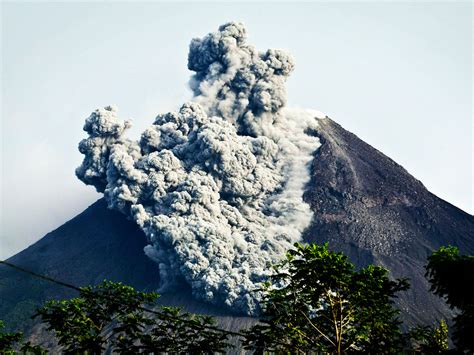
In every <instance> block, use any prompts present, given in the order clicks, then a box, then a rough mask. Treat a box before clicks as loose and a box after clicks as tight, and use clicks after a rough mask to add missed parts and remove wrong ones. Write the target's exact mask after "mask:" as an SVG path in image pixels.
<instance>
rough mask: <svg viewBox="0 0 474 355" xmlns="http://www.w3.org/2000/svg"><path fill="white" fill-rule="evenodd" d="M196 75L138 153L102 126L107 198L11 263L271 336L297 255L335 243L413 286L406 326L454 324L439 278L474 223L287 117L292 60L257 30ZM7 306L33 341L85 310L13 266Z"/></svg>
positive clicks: (472, 244) (330, 129)
mask: <svg viewBox="0 0 474 355" xmlns="http://www.w3.org/2000/svg"><path fill="white" fill-rule="evenodd" d="M188 69H189V70H191V71H192V72H194V74H193V76H192V78H191V81H190V88H191V90H192V92H193V95H194V96H193V98H192V99H191V100H190V101H189V102H186V103H184V104H183V105H182V106H181V108H180V109H179V110H178V111H176V112H168V113H162V114H159V115H158V116H157V117H156V118H155V120H154V122H153V123H152V125H151V126H149V127H148V128H147V129H146V130H145V131H144V132H143V133H142V135H141V138H140V140H138V141H137V140H132V139H129V138H127V137H126V134H125V133H126V131H127V129H128V128H129V127H130V126H131V123H130V122H129V121H127V120H122V119H120V118H119V116H118V109H117V108H115V107H113V106H106V107H104V108H100V109H96V110H95V111H93V112H92V113H91V114H90V116H89V117H88V118H86V120H85V125H84V131H85V132H86V133H87V137H86V138H84V139H83V140H82V141H81V142H80V143H79V151H80V152H81V153H82V154H83V155H84V159H83V161H82V164H81V165H80V166H79V167H78V168H77V169H76V176H77V177H78V178H79V180H81V181H82V182H83V183H85V184H86V185H90V186H93V187H94V188H95V189H96V190H97V191H98V192H100V193H103V195H104V197H103V199H101V200H99V201H97V202H96V203H95V204H93V205H92V206H90V207H89V208H88V209H87V210H86V211H84V212H83V213H81V214H80V215H78V216H77V217H75V218H73V219H72V220H70V221H69V222H67V223H66V224H64V225H63V226H61V227H59V228H58V229H56V230H55V231H53V232H51V233H49V234H48V235H46V236H45V237H44V238H43V239H41V240H40V241H39V242H37V243H35V244H34V245H32V246H31V247H29V248H27V249H26V250H24V251H22V252H21V253H19V254H17V255H15V256H13V257H12V258H10V259H9V260H8V261H9V262H10V263H12V264H15V265H17V266H19V267H23V268H25V269H29V270H32V271H34V272H36V273H39V274H43V275H47V276H49V277H52V278H54V279H57V280H60V281H62V282H65V283H69V284H73V285H75V286H84V285H88V284H97V283H98V282H100V281H102V280H103V279H109V280H113V281H122V282H124V283H126V284H130V285H131V286H134V287H136V288H137V289H141V290H159V292H160V293H161V294H163V297H161V298H160V300H161V302H162V303H163V304H167V305H180V306H183V307H184V308H185V309H187V310H188V311H191V312H197V313H206V314H211V315H214V316H216V317H217V320H218V322H219V323H220V324H221V325H222V326H223V327H225V328H227V329H230V330H238V329H241V328H244V327H247V326H248V325H250V324H253V323H255V322H256V318H255V317H256V316H258V315H259V314H260V313H259V311H260V301H261V297H262V295H261V293H260V292H254V290H255V289H257V288H258V287H259V285H260V284H261V282H262V281H264V280H266V279H267V278H268V276H269V275H270V273H271V270H272V269H271V266H272V265H273V264H275V263H276V262H278V261H279V260H281V258H282V257H283V255H284V253H285V251H286V250H288V249H289V248H291V247H292V245H293V244H294V243H295V242H315V243H326V242H328V243H329V248H331V249H333V250H338V251H343V252H344V253H345V254H347V255H348V256H349V257H350V259H351V260H352V261H353V262H354V263H355V264H356V266H357V267H362V266H366V265H367V264H372V263H373V264H377V265H381V266H384V267H386V268H388V269H389V270H390V271H391V275H392V276H393V277H407V278H409V279H410V281H411V288H410V290H409V291H408V292H406V293H404V294H403V295H401V296H400V298H399V299H398V300H397V302H398V307H399V308H400V310H401V312H402V318H403V320H404V321H405V326H410V325H413V324H431V323H433V322H434V321H436V320H439V319H441V318H448V317H449V316H450V314H451V313H450V310H449V309H448V308H447V306H446V305H445V304H444V303H443V301H442V300H441V299H439V298H437V297H435V296H434V295H432V294H430V292H429V286H428V283H427V281H426V279H425V277H424V272H425V270H424V264H425V262H426V258H427V256H428V255H429V254H430V253H431V252H432V251H433V250H434V249H436V248H438V247H439V246H441V245H448V244H450V245H455V246H458V247H459V248H460V251H461V252H462V253H468V254H472V253H473V252H474V218H473V216H471V215H469V214H467V213H465V212H463V211H461V210H460V209H458V208H456V207H454V206H452V205H450V204H449V203H447V202H445V201H443V200H441V199H439V198H438V197H436V196H434V195H433V194H431V193H430V192H428V191H427V190H426V188H425V187H424V186H423V184H422V183H421V182H419V181H418V180H416V179H415V178H413V177H412V176H411V175H410V174H408V173H407V172H406V171H405V169H403V168H402V167H401V166H399V165H398V164H396V163H395V162H393V161H392V160H391V159H389V158H387V157H386V156H384V155H383V154H382V153H380V152H378V151H377V150H376V149H374V148H372V147H371V146H369V145H368V144H366V143H364V142H363V141H362V140H360V139H359V138H357V137H356V136H355V135H353V134H351V133H349V132H347V131H346V130H344V129H343V128H342V127H341V126H339V125H338V124H337V123H335V122H334V121H332V120H331V119H330V118H328V117H327V116H325V115H324V114H322V113H321V112H318V111H314V110H307V109H294V108H288V107H285V105H286V89H285V85H284V84H285V82H286V79H287V78H288V77H289V75H290V74H291V72H292V70H293V69H294V60H293V58H292V56H291V55H290V54H288V53H286V52H285V51H282V50H276V49H268V50H266V51H263V52H261V51H258V50H257V49H256V48H255V47H253V46H252V45H250V44H248V43H247V36H246V29H245V27H244V26H243V25H242V24H241V23H237V22H229V23H227V24H224V25H222V26H220V27H219V29H218V31H217V32H213V33H210V34H208V35H206V36H204V37H203V38H196V39H193V40H192V41H191V44H190V46H189V56H188ZM0 293H1V295H2V297H1V304H0V318H3V319H5V320H6V321H7V324H8V325H9V327H11V328H13V327H18V326H20V325H23V326H25V327H26V328H27V331H29V332H30V333H32V334H35V331H31V330H32V328H31V327H32V326H33V323H32V322H30V321H29V317H30V316H31V315H32V313H33V312H34V308H35V307H37V306H38V305H39V304H41V303H42V302H44V301H45V300H47V299H50V298H64V297H70V296H74V292H72V291H71V290H70V289H65V288H64V287H62V286H60V285H58V284H54V283H50V282H49V281H47V280H41V281H40V280H38V279H37V278H33V276H32V275H29V274H25V273H23V274H22V273H19V271H18V270H14V269H11V268H8V266H7V265H2V266H1V268H0ZM35 329H36V328H35ZM36 334H40V333H38V332H36ZM39 336H40V337H41V335H39Z"/></svg>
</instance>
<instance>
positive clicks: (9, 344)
mask: <svg viewBox="0 0 474 355" xmlns="http://www.w3.org/2000/svg"><path fill="white" fill-rule="evenodd" d="M4 327H5V324H4V323H3V321H1V320H0V354H14V353H15V352H14V346H15V344H16V343H17V342H19V341H20V340H21V339H22V338H23V334H22V333H4V332H3V328H4Z"/></svg>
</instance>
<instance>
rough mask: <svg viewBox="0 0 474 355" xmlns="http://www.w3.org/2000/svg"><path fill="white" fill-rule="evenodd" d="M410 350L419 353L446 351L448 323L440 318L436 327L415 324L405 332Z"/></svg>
mask: <svg viewBox="0 0 474 355" xmlns="http://www.w3.org/2000/svg"><path fill="white" fill-rule="evenodd" d="M407 336H408V338H409V340H410V341H411V344H410V346H409V350H410V351H414V352H415V353H419V354H443V353H446V352H447V351H448V348H449V345H448V325H447V324H446V322H445V321H444V320H443V319H442V320H441V321H440V322H439V326H438V327H430V326H416V327H414V328H412V329H410V331H409V332H408V334H407Z"/></svg>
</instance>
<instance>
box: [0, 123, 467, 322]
mask: <svg viewBox="0 0 474 355" xmlns="http://www.w3.org/2000/svg"><path fill="white" fill-rule="evenodd" d="M317 135H318V137H319V138H320V141H321V147H320V148H319V149H318V150H317V152H316V155H315V157H314V160H313V164H312V166H311V181H310V183H309V184H308V186H307V188H306V192H305V195H304V198H305V200H306V201H307V202H308V203H309V204H310V205H311V208H312V210H313V211H314V215H313V219H312V222H311V225H310V227H309V228H308V229H307V231H306V232H305V233H304V240H305V241H306V242H316V243H325V242H328V243H329V247H330V248H331V249H333V250H337V251H342V252H344V253H345V254H346V255H348V256H349V257H350V259H351V261H352V262H354V263H355V264H356V265H357V266H359V267H361V266H365V265H367V264H371V263H373V264H377V265H381V266H384V267H386V268H388V269H389V270H390V271H391V275H392V276H393V277H407V278H409V280H410V284H411V287H410V290H409V291H407V292H405V293H402V294H400V297H399V298H398V299H397V307H398V308H399V309H400V310H401V317H402V319H403V320H404V321H405V325H406V326H409V325H414V324H433V323H434V322H435V321H437V320H439V319H441V318H450V316H451V311H450V310H449V309H448V307H447V306H446V304H445V303H444V301H443V300H442V299H441V298H439V297H437V296H434V295H433V294H432V293H430V292H429V285H428V283H427V281H426V279H425V277H424V273H425V270H424V265H425V263H426V257H427V256H428V255H429V254H430V253H431V252H432V251H433V250H434V249H436V248H438V247H439V246H442V245H448V244H449V245H455V246H457V247H459V249H460V251H461V252H462V253H467V254H473V253H474V217H473V216H471V215H469V214H467V213H465V212H463V211H462V210H460V209H458V208H457V207H455V206H453V205H451V204H449V203H448V202H445V201H443V200H442V199H440V198H438V197H436V196H435V195H433V194H432V193H430V192H429V191H428V190H427V189H426V188H425V187H424V186H423V184H422V183H421V182H420V181H418V180H416V179H415V178H414V177H413V176H411V175H410V174H409V173H408V172H407V171H406V170H405V169H404V168H403V167H401V166H400V165H398V164H397V163H395V162H394V161H393V160H391V159H390V158H388V157H386V156H385V155H383V154H382V153H380V152H379V151H377V150H376V149H374V148H373V147H371V146H370V145H368V144H367V143H365V142H363V141H362V140H360V139H359V138H357V136H355V135H354V134H352V133H350V132H348V131H346V130H345V129H343V128H342V127H341V126H340V125H338V124H337V123H335V122H334V121H332V120H331V119H329V118H324V119H321V120H319V129H318V131H317ZM145 245H146V238H145V235H144V233H143V232H142V231H141V230H140V229H139V228H138V227H137V226H136V224H135V223H133V222H132V221H129V220H128V219H127V218H126V217H125V216H124V215H122V214H121V213H119V212H116V211H113V210H110V209H108V208H107V205H106V203H105V201H104V200H103V199H100V200H98V201H97V202H95V203H94V204H93V205H91V206H90V207H89V208H87V209H86V210H85V211H84V212H82V213H81V214H79V215H78V216H76V217H74V218H73V219H72V220H70V221H68V222H67V223H65V224H64V225H62V226H60V227H59V228H57V229H56V230H54V231H52V232H50V233H48V234H47V235H46V236H45V237H43V238H42V239H41V240H39V241H38V242H37V243H35V244H33V245H32V246H30V247H28V248H27V249H25V250H23V251H22V252H20V253H18V254H16V255H15V256H13V257H11V258H9V259H8V262H11V263H13V264H15V265H18V266H21V267H24V268H26V269H30V270H34V271H35V272H37V273H40V274H45V275H48V276H51V277H53V278H55V279H57V280H61V281H64V282H66V283H70V284H73V285H76V286H84V285H88V284H97V283H99V282H101V281H102V280H103V279H105V278H106V279H109V280H114V281H122V282H124V283H126V284H130V285H132V286H134V287H136V288H137V289H141V290H156V289H157V288H158V287H159V283H160V282H159V272H158V270H157V267H156V264H155V263H154V262H152V261H151V260H150V259H149V258H148V257H147V256H146V255H145V254H144V252H143V248H144V246H145ZM0 294H1V296H2V297H1V303H0V319H4V320H6V323H7V325H8V327H9V328H11V329H13V328H15V329H19V328H23V329H25V330H27V331H28V330H31V327H32V325H33V322H32V321H31V320H30V319H29V317H30V316H31V315H32V314H33V313H34V309H35V307H37V306H39V305H40V304H42V302H44V301H45V300H47V299H53V298H64V297H71V296H74V295H75V291H73V290H69V289H67V288H64V287H61V286H59V285H56V284H52V283H50V282H48V281H45V280H38V279H36V278H35V277H32V276H31V275H28V274H24V273H21V272H19V271H17V270H14V269H11V268H9V267H7V266H5V265H0ZM161 302H163V303H164V304H169V305H181V306H184V307H185V308H186V309H188V310H189V311H192V312H197V313H206V314H212V315H214V316H216V317H217V318H218V320H219V322H220V323H221V324H223V325H224V326H225V327H226V328H228V329H234V330H236V329H239V328H242V327H246V326H248V325H249V324H252V323H253V322H254V320H253V319H252V318H250V317H247V316H245V315H243V314H239V313H238V312H233V311H232V309H229V308H226V307H217V306H215V305H211V304H208V303H205V302H202V301H199V300H196V299H194V298H193V296H192V295H191V291H190V289H187V288H183V289H179V290H176V291H174V292H173V293H165V294H164V295H163V297H162V298H161Z"/></svg>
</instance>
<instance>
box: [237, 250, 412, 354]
mask: <svg viewBox="0 0 474 355" xmlns="http://www.w3.org/2000/svg"><path fill="white" fill-rule="evenodd" d="M274 269H275V272H274V274H273V276H272V277H271V280H270V281H269V282H267V283H266V284H265V285H264V288H263V291H264V293H265V294H266V297H265V299H264V309H265V316H266V317H265V319H264V320H263V324H260V325H257V326H255V327H254V328H252V329H251V330H250V331H248V332H247V338H246V340H245V346H246V348H247V349H253V350H256V351H258V352H263V351H284V352H290V353H306V352H311V351H322V352H330V353H337V354H341V353H346V352H351V351H358V352H370V353H393V352H396V351H398V350H400V349H401V348H402V346H403V339H402V333H401V331H400V329H399V325H400V321H399V320H398V318H397V316H398V310H396V309H395V308H394V307H393V298H394V297H395V296H396V293H397V292H399V291H403V290H406V289H408V282H407V281H406V280H404V279H399V280H395V281H393V280H390V279H389V277H388V271H387V270H386V269H384V268H382V267H377V266H373V265H369V266H367V267H365V268H362V269H360V270H358V271H357V270H355V268H354V265H353V264H352V263H351V262H350V261H349V259H348V258H347V256H345V255H343V254H342V253H336V252H332V251H330V250H328V247H327V244H325V245H316V244H309V245H302V244H298V243H297V244H295V249H292V250H290V251H288V253H287V254H286V259H285V260H284V261H283V262H281V263H279V264H277V265H276V266H275V268H274Z"/></svg>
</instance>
